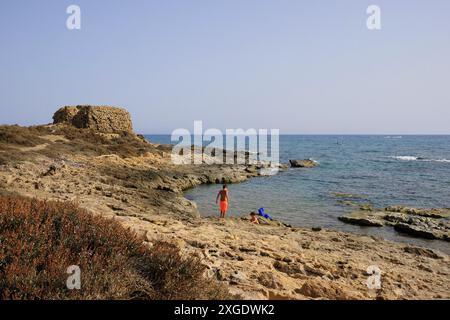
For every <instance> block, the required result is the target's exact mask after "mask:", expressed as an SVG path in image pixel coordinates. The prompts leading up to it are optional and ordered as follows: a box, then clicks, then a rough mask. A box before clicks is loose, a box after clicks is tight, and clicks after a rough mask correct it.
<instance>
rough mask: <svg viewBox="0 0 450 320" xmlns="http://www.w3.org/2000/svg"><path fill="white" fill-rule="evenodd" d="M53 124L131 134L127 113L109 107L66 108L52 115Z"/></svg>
mask: <svg viewBox="0 0 450 320" xmlns="http://www.w3.org/2000/svg"><path fill="white" fill-rule="evenodd" d="M53 123H54V124H58V123H66V124H70V125H73V126H75V127H77V128H90V129H94V130H98V131H99V132H104V133H114V132H122V131H127V132H132V131H133V126H132V123H131V117H130V114H129V113H128V111H126V110H125V109H122V108H117V107H110V106H66V107H62V108H61V109H59V110H58V111H56V112H55V114H54V115H53Z"/></svg>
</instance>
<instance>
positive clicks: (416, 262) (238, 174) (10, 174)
mask: <svg viewBox="0 0 450 320" xmlns="http://www.w3.org/2000/svg"><path fill="white" fill-rule="evenodd" d="M54 119H55V121H54V123H53V124H49V125H44V126H37V127H29V128H24V127H18V126H8V127H0V129H1V131H0V132H1V133H2V134H1V135H0V137H2V139H1V140H0V150H1V152H0V193H1V194H3V195H8V194H19V195H22V196H28V197H35V198H39V199H51V200H61V201H73V202H76V203H77V204H79V205H80V206H81V207H83V208H86V209H88V210H89V211H90V212H92V214H95V215H101V216H104V217H107V218H112V219H115V220H117V221H119V222H120V223H122V224H123V225H124V226H126V227H129V228H131V229H132V230H134V231H135V232H136V233H137V234H139V235H142V236H143V238H144V239H145V242H146V243H148V244H149V245H151V244H152V243H154V242H155V241H160V240H163V241H168V242H171V243H173V244H175V245H177V246H178V247H179V248H180V249H181V250H182V252H183V254H186V255H194V256H197V257H199V258H201V261H202V263H204V264H205V265H206V266H207V272H206V273H205V277H210V278H214V279H216V280H217V281H220V282H224V283H226V284H227V285H228V286H229V290H230V292H231V293H232V294H233V295H234V296H235V297H237V298H242V299H441V298H450V281H449V280H450V257H449V256H448V255H447V254H445V253H442V252H439V251H437V250H432V249H428V248H422V247H418V246H413V245H408V244H403V243H395V242H391V241H386V240H383V239H380V238H377V237H372V236H361V235H356V234H350V233H345V232H339V231H333V230H327V229H322V228H313V229H311V228H302V227H301V226H292V225H287V224H284V223H282V222H278V221H273V222H270V221H266V222H264V223H262V224H261V225H253V224H251V223H249V222H248V220H247V217H242V218H241V217H238V218H228V219H226V220H219V219H217V218H214V217H210V218H201V217H200V215H199V213H198V209H197V207H196V204H195V203H194V202H191V201H189V200H187V199H185V198H184V196H183V192H184V191H185V190H187V189H189V188H193V187H196V186H198V185H200V184H212V183H222V182H226V183H236V182H243V181H245V180H247V179H250V178H256V177H258V176H260V175H261V172H262V171H261V170H262V169H264V168H265V167H264V165H261V164H260V165H219V164H206V163H205V164H201V165H191V164H188V163H186V164H183V165H174V164H172V162H171V157H170V151H171V146H168V145H160V144H154V143H152V142H147V141H145V140H143V139H142V138H141V137H139V136H138V135H136V134H134V133H133V131H132V125H131V117H130V115H129V114H128V112H126V110H124V109H115V108H112V107H102V108H99V109H98V108H97V107H95V106H80V107H68V108H63V109H60V110H59V111H58V113H57V114H55V118H54ZM111 119H113V120H112V121H111ZM116 123H120V126H119V127H117V126H116V125H115V124H116ZM19 137H23V139H22V138H21V139H19ZM316 165H317V163H314V162H313V161H312V160H300V161H298V160H297V161H294V160H293V161H292V162H291V166H292V167H298V168H299V169H298V170H315V169H314V168H313V167H314V166H316ZM286 167H287V166H281V167H280V169H282V170H283V169H285V168H286ZM296 170H297V169H296ZM337 198H339V199H340V201H343V202H345V201H348V200H346V198H345V196H344V195H342V196H341V197H340V196H339V195H337ZM344 205H348V206H351V205H352V204H351V203H346V204H344ZM448 214H449V210H448V209H414V208H407V207H402V206H393V207H389V208H383V209H375V208H372V207H370V206H363V205H361V206H360V207H358V208H357V210H356V211H354V212H353V213H350V214H347V215H344V216H342V217H341V218H340V220H342V221H343V222H346V223H352V224H358V225H364V226H369V227H378V228H395V230H397V231H398V232H402V233H406V234H409V235H411V236H419V237H424V238H427V239H435V241H449V231H450V229H449V228H450V227H449V223H448V218H447V217H448ZM373 265H376V266H378V267H379V268H380V269H381V270H382V274H383V277H382V287H381V289H377V290H375V289H369V288H368V287H367V285H366V281H367V278H368V276H369V274H368V271H367V269H368V267H369V266H373Z"/></svg>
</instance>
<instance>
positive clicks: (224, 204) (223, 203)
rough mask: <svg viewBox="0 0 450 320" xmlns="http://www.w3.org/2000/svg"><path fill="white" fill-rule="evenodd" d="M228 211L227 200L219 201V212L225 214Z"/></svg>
mask: <svg viewBox="0 0 450 320" xmlns="http://www.w3.org/2000/svg"><path fill="white" fill-rule="evenodd" d="M227 209H228V200H220V211H221V212H225V211H227Z"/></svg>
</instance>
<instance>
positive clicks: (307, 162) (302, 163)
mask: <svg viewBox="0 0 450 320" xmlns="http://www.w3.org/2000/svg"><path fill="white" fill-rule="evenodd" d="M289 163H290V164H291V167H292V168H314V167H316V166H317V165H318V163H317V161H314V160H311V159H303V160H289Z"/></svg>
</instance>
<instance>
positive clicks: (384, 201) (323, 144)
mask: <svg viewBox="0 0 450 320" xmlns="http://www.w3.org/2000/svg"><path fill="white" fill-rule="evenodd" d="M147 138H148V139H149V140H151V141H152V142H159V143H171V141H170V136H168V135H160V136H151V135H150V136H147ZM305 158H311V159H314V160H316V161H318V162H319V163H320V165H319V166H318V167H317V168H314V169H289V170H287V171H285V172H281V173H279V174H278V175H276V176H270V177H261V178H255V179H251V180H249V181H247V182H244V183H240V184H233V185H231V186H230V207H229V211H230V214H231V215H235V216H242V215H246V214H247V213H248V212H250V211H254V210H257V209H258V208H259V207H264V208H265V209H266V212H268V213H270V214H271V215H273V216H274V217H276V218H277V219H280V220H282V221H284V222H287V223H291V224H293V225H298V226H306V227H312V226H321V227H325V228H331V229H338V230H344V231H350V232H356V233H360V234H371V235H377V236H381V237H384V238H387V239H391V240H395V241H402V242H412V243H415V244H419V245H425V246H429V247H433V248H438V249H441V250H444V251H446V252H449V251H450V248H449V247H450V245H449V243H448V242H443V241H428V240H421V239H413V238H410V237H405V236H402V235H400V234H398V233H397V232H396V231H394V230H393V228H367V227H358V226H352V225H348V224H344V223H342V222H340V221H339V220H338V219H337V218H338V216H339V215H341V214H343V213H346V212H350V211H352V210H353V209H352V207H349V206H346V205H343V204H341V203H339V202H338V200H339V198H337V197H336V196H334V195H333V193H334V192H338V193H348V194H354V195H358V197H356V198H354V199H351V200H353V201H355V202H360V203H366V202H370V203H372V204H373V205H374V206H376V207H386V206H388V205H395V204H402V205H408V206H413V207H438V208H443V207H450V136H381V135H380V136H329V135H284V136H283V135H282V136H281V137H280V160H281V162H286V163H287V162H288V160H289V159H305ZM219 189H220V186H218V185H206V186H200V187H198V188H195V189H192V190H189V191H187V192H186V197H187V198H188V199H190V200H193V201H195V202H196V203H197V205H198V207H199V210H200V212H201V213H202V214H203V215H214V214H217V211H218V209H217V206H216V204H215V201H214V200H215V196H216V194H217V191H218V190H219Z"/></svg>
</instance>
